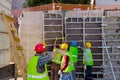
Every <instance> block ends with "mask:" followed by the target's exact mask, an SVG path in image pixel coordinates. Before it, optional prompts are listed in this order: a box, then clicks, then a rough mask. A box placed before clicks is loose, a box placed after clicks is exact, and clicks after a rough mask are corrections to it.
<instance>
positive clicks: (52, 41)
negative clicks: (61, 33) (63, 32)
mask: <svg viewBox="0 0 120 80" xmlns="http://www.w3.org/2000/svg"><path fill="white" fill-rule="evenodd" d="M54 41H55V39H51V40H50V39H49V40H45V43H46V44H53V43H54ZM61 42H62V39H57V42H56V44H61Z"/></svg>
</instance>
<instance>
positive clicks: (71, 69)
mask: <svg viewBox="0 0 120 80" xmlns="http://www.w3.org/2000/svg"><path fill="white" fill-rule="evenodd" d="M67 55H68V56H69V64H68V66H67V68H66V69H65V70H63V72H66V73H69V72H72V71H73V70H74V69H75V68H74V64H73V59H72V55H71V54H68V53H67ZM63 63H64V58H63V57H62V63H61V67H62V66H63Z"/></svg>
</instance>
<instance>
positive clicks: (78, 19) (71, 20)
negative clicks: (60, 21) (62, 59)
mask: <svg viewBox="0 0 120 80" xmlns="http://www.w3.org/2000/svg"><path fill="white" fill-rule="evenodd" d="M66 22H83V18H68V19H66Z"/></svg>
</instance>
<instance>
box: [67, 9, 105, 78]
mask: <svg viewBox="0 0 120 80" xmlns="http://www.w3.org/2000/svg"><path fill="white" fill-rule="evenodd" d="M71 12H72V11H71ZM81 12H82V11H81ZM89 13H90V11H84V13H81V14H82V15H81V14H80V11H73V13H71V14H70V13H69V16H68V15H67V14H66V15H67V17H66V18H65V34H66V35H65V38H66V42H67V43H68V44H69V45H70V43H71V42H72V40H75V41H77V42H78V45H80V46H82V47H83V46H84V43H85V42H86V41H91V42H92V43H94V42H96V43H100V44H97V45H95V44H94V45H93V46H92V48H93V49H97V46H102V40H101V39H99V38H98V39H97V40H96V39H90V38H89V36H94V37H96V36H100V38H101V36H102V28H101V27H100V25H101V23H102V15H100V16H93V15H90V14H89ZM80 18H81V19H82V20H81V21H78V20H79V19H80ZM69 19H70V20H69ZM72 19H73V21H72ZM75 19H76V20H75ZM72 24H73V26H71V25H72ZM76 24H78V26H76ZM92 24H95V25H93V26H92ZM89 25H91V26H89ZM69 26H70V27H69ZM94 26H96V27H94ZM71 27H72V28H71ZM76 27H77V28H76ZM70 29H73V31H74V32H75V33H73V32H71V33H70V32H68V30H70ZM75 29H76V30H78V29H79V30H80V31H82V32H80V31H78V32H76V31H75ZM91 30H92V31H93V33H91ZM95 30H98V32H97V31H95ZM77 35H80V36H82V38H81V39H80V38H76V37H75V36H77ZM70 36H72V37H71V38H70ZM78 37H79V36H78ZM80 43H81V44H80ZM93 53H94V52H93ZM101 53H102V50H100V53H98V54H97V53H94V54H93V56H94V57H95V56H96V57H97V56H98V57H99V58H100V59H97V58H96V59H95V61H98V62H101V61H103V60H101V59H102V54H101ZM79 57H80V58H79V62H80V64H78V65H77V68H78V69H79V71H77V72H76V74H77V75H80V76H79V77H83V75H84V72H83V71H80V70H81V69H82V70H83V65H82V64H81V63H82V52H80V53H79ZM79 62H78V63H79ZM100 64H101V63H100ZM93 67H94V69H95V68H96V69H97V68H98V69H100V70H99V72H93V74H96V78H99V77H102V76H103V74H102V73H101V71H102V64H101V66H93ZM80 68H81V69H80Z"/></svg>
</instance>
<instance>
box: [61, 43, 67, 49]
mask: <svg viewBox="0 0 120 80" xmlns="http://www.w3.org/2000/svg"><path fill="white" fill-rule="evenodd" d="M60 48H61V49H64V50H67V49H68V44H67V43H63V44H61V46H60Z"/></svg>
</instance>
